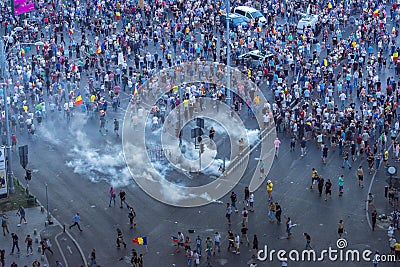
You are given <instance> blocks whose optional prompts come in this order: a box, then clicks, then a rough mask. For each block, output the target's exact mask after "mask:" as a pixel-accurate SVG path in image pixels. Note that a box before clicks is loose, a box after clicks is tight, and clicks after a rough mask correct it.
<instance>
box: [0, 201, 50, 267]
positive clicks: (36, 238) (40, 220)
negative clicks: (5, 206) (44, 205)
mask: <svg viewBox="0 0 400 267" xmlns="http://www.w3.org/2000/svg"><path fill="white" fill-rule="evenodd" d="M25 211H26V220H27V222H28V223H27V224H24V223H22V224H21V226H20V227H18V226H17V224H18V223H19V218H20V217H19V216H18V215H17V211H15V210H14V211H9V212H6V214H7V216H8V229H9V231H10V234H8V235H7V234H6V236H3V235H2V237H1V239H2V242H1V246H0V249H4V250H5V251H6V253H5V259H6V266H10V265H11V263H13V262H15V263H16V264H17V265H18V267H23V266H25V265H26V266H29V267H30V266H32V263H33V262H34V261H35V260H37V261H39V262H40V266H50V265H49V263H48V262H47V259H46V257H42V254H41V249H40V251H39V250H38V248H39V247H41V245H40V232H41V231H42V230H43V229H44V228H45V224H44V222H45V221H46V213H44V212H43V213H42V212H41V211H40V207H36V208H29V209H25ZM11 233H15V234H16V235H17V236H18V238H19V242H18V245H19V249H20V253H19V254H17V249H16V251H14V254H13V255H10V252H11V248H12V238H11ZM28 234H29V235H30V236H31V238H32V240H33V255H27V254H26V244H25V243H24V240H25V237H26V236H27V235H28Z"/></svg>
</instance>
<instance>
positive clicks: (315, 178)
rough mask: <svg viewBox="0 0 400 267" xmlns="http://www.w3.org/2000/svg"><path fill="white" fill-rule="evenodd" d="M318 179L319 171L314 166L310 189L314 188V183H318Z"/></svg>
mask: <svg viewBox="0 0 400 267" xmlns="http://www.w3.org/2000/svg"><path fill="white" fill-rule="evenodd" d="M317 180H318V171H317V170H316V169H314V168H312V171H311V186H310V189H313V188H314V184H316V182H317Z"/></svg>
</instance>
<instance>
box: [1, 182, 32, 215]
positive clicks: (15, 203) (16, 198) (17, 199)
mask: <svg viewBox="0 0 400 267" xmlns="http://www.w3.org/2000/svg"><path fill="white" fill-rule="evenodd" d="M14 188H15V193H14V194H9V195H8V197H7V198H1V199H0V211H3V212H6V211H10V210H17V209H18V208H19V206H23V207H24V208H32V207H37V206H38V203H37V201H36V198H35V197H33V196H29V195H28V194H27V192H26V191H25V188H24V187H23V186H22V185H21V184H20V182H19V181H18V179H15V178H14Z"/></svg>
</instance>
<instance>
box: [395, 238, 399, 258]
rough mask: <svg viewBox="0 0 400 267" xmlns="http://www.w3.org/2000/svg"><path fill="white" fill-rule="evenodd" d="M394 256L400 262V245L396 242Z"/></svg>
mask: <svg viewBox="0 0 400 267" xmlns="http://www.w3.org/2000/svg"><path fill="white" fill-rule="evenodd" d="M394 255H395V256H396V260H400V243H399V242H396V244H394Z"/></svg>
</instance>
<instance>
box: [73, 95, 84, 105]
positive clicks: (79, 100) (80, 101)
mask: <svg viewBox="0 0 400 267" xmlns="http://www.w3.org/2000/svg"><path fill="white" fill-rule="evenodd" d="M82 104H83V99H82V96H81V93H78V96H77V97H76V98H75V103H74V105H75V106H79V105H82Z"/></svg>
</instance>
